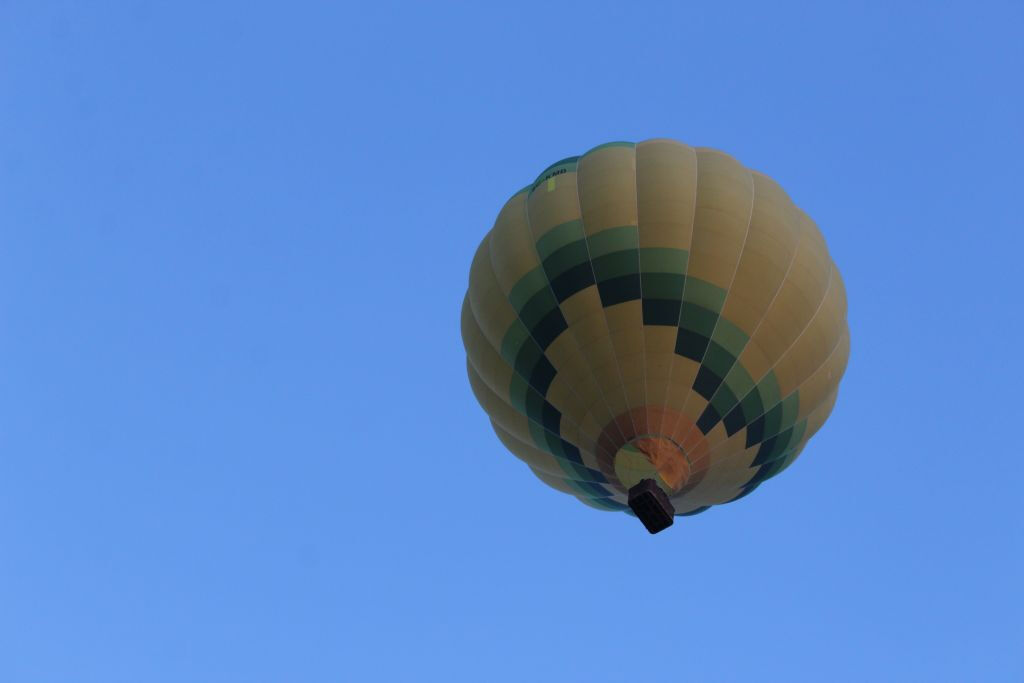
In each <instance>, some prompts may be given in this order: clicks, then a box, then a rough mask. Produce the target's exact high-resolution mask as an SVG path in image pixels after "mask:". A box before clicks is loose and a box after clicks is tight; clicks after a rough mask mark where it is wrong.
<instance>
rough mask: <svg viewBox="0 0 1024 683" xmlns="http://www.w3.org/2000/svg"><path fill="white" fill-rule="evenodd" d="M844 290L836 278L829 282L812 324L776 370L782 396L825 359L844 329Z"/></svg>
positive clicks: (793, 388) (780, 361)
mask: <svg viewBox="0 0 1024 683" xmlns="http://www.w3.org/2000/svg"><path fill="white" fill-rule="evenodd" d="M845 319H846V289H845V288H844V287H843V281H842V279H841V278H840V277H839V276H838V275H835V276H834V277H832V278H830V280H829V287H828V291H827V292H826V294H825V298H824V300H823V301H822V302H821V305H820V306H819V308H818V310H817V311H816V312H815V315H814V318H813V320H811V322H810V324H809V325H808V326H807V327H806V328H805V329H804V331H803V332H802V333H801V334H800V336H799V337H798V338H797V340H796V341H795V342H794V343H793V346H792V347H790V348H789V349H788V350H787V351H786V353H785V354H784V355H783V357H782V358H780V359H779V362H778V363H777V364H776V366H775V377H776V378H777V379H778V382H779V390H780V392H781V393H782V395H783V396H786V395H788V394H789V393H790V392H792V391H794V390H795V389H796V388H797V387H798V386H800V384H801V383H802V382H803V381H804V380H805V379H807V377H809V376H810V375H811V373H812V372H814V371H815V370H816V369H817V368H819V367H820V366H821V364H822V363H823V362H824V361H825V359H827V358H828V357H829V356H830V355H831V353H832V351H833V350H834V349H835V347H836V344H837V343H839V338H840V336H841V335H842V334H843V333H845V331H846V326H845V325H843V321H844V320H845Z"/></svg>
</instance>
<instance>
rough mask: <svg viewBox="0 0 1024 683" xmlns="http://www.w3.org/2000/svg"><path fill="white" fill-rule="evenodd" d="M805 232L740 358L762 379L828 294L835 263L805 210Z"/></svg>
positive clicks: (803, 230) (803, 226)
mask: <svg viewBox="0 0 1024 683" xmlns="http://www.w3.org/2000/svg"><path fill="white" fill-rule="evenodd" d="M799 225H800V229H801V231H802V233H803V235H802V237H801V239H800V240H799V242H798V244H797V250H796V256H795V257H794V259H793V262H792V264H791V266H790V268H789V270H788V272H787V274H786V280H785V282H783V284H782V287H781V288H780V289H779V291H778V292H777V293H776V295H775V297H774V298H773V299H772V301H771V304H770V305H769V307H768V311H767V312H766V313H765V314H764V316H763V317H762V319H761V321H760V323H759V324H758V326H757V330H756V332H755V333H754V334H753V336H752V337H751V339H750V341H749V342H748V343H747V345H746V347H745V348H744V349H743V353H741V354H740V358H739V362H740V363H741V364H742V365H743V367H745V368H746V369H747V372H749V373H750V375H751V377H753V378H754V381H758V380H760V379H761V378H762V377H764V376H765V375H766V374H767V373H768V371H769V370H770V369H771V368H772V366H774V365H775V363H776V362H777V361H778V360H779V359H780V358H781V357H782V354H783V353H785V352H786V350H787V349H788V348H789V347H790V346H791V345H792V344H793V342H794V341H796V339H797V337H799V336H800V334H801V333H802V332H803V331H804V329H805V328H806V327H807V325H808V324H809V323H810V321H811V318H812V317H813V316H814V314H815V313H816V312H817V310H818V306H819V305H820V303H821V301H822V300H823V299H824V297H825V293H826V291H827V290H828V287H829V282H830V280H831V275H832V263H831V261H830V260H829V258H828V254H827V252H825V250H824V248H823V242H821V241H820V239H819V238H818V237H817V236H816V233H817V228H816V227H815V226H814V224H813V223H811V222H810V221H809V220H807V219H806V218H805V217H803V215H802V214H801V221H800V224H799Z"/></svg>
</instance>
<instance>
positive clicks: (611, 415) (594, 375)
mask: <svg viewBox="0 0 1024 683" xmlns="http://www.w3.org/2000/svg"><path fill="white" fill-rule="evenodd" d="M576 177H577V178H578V177H579V164H578V163H577V165H576ZM577 194H578V192H577ZM578 203H579V202H578V201H577V204H578ZM523 216H524V217H525V219H526V229H527V231H528V232H529V235H530V242H531V243H532V244H533V250H534V253H535V254H536V255H537V263H538V264H539V265H540V269H541V273H542V274H543V275H544V282H545V283H546V284H547V287H548V291H549V292H551V296H552V298H554V300H555V305H557V306H558V309H559V311H561V310H562V302H561V301H559V300H558V296H557V295H556V294H555V289H554V287H552V285H551V280H550V278H548V274H547V270H545V268H544V259H543V258H542V256H541V253H540V249H539V247H538V244H537V239H538V235H537V234H536V233H535V232H534V230H533V223H532V222H531V221H530V196H529V194H527V196H526V200H525V201H524V202H523ZM580 226H581V229H582V226H583V212H582V211H580ZM585 239H586V233H584V240H585ZM588 258H589V252H588ZM595 282H596V279H595ZM562 315H563V317H564V316H565V314H564V312H563V313H562ZM568 323H569V321H568V319H566V329H565V332H568V333H569V334H571V335H572V340H573V343H574V344H575V346H576V352H577V353H578V354H579V355H580V358H582V359H583V361H584V362H585V363H586V366H587V370H588V371H589V372H590V377H591V379H593V380H594V386H596V387H597V391H598V393H600V394H601V401H602V403H604V407H605V410H607V412H608V416H609V419H610V420H611V421H612V422H614V421H615V415H614V413H613V412H612V408H611V405H610V404H609V403H608V397H607V396H605V393H604V389H602V388H601V383H600V382H599V381H598V379H597V373H596V372H594V368H593V366H592V365H591V364H590V360H589V359H588V358H587V357H586V356H584V354H583V347H581V346H580V341H579V338H578V337H577V336H576V331H575V330H573V329H572V326H571V325H569V324H568ZM565 332H563V334H564V333H565ZM544 355H545V357H547V353H545V354H544ZM569 389H570V390H571V391H572V392H573V394H574V395H577V396H579V394H578V393H577V392H576V387H575V386H573V385H569ZM581 398H582V397H581ZM585 405H586V407H587V408H588V409H589V407H590V404H585ZM585 417H586V413H584V414H583V415H581V416H580V418H581V423H579V424H577V426H578V427H582V419H583V418H585ZM574 424H576V423H574ZM620 435H621V433H620ZM581 436H582V430H581ZM574 445H575V446H576V447H577V448H580V449H581V450H583V448H582V447H581V445H580V444H574ZM594 446H595V449H596V447H597V444H596V443H595V444H594ZM593 455H594V459H595V461H597V460H599V458H598V457H597V455H598V454H597V452H596V450H595V451H594V452H593Z"/></svg>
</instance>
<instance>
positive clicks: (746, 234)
mask: <svg viewBox="0 0 1024 683" xmlns="http://www.w3.org/2000/svg"><path fill="white" fill-rule="evenodd" d="M736 164H737V165H739V166H740V167H741V168H742V169H743V170H744V171H745V172H746V174H747V177H748V178H750V210H749V212H748V213H747V227H746V229H745V231H744V233H743V244H742V245H740V252H739V255H738V256H737V257H736V266H735V267H734V268H733V271H732V277H731V278H729V285H728V287H726V290H725V298H723V299H722V304H721V306H720V307H719V309H718V316H717V317H716V318H715V324H714V326H713V327H712V328H711V334H709V335H708V345H707V348H705V349H704V353H703V354H701V358H700V361H699V362H698V363H697V373H698V374H699V373H700V368H702V367H703V366H704V360H705V359H706V358H707V356H708V352H709V351H711V344H712V342H713V340H714V337H715V332H716V331H717V330H718V323H719V321H721V319H722V315H723V314H724V313H725V304H726V302H728V301H729V293H730V292H731V291H732V286H733V284H734V283H735V281H736V274H737V273H739V272H740V263H741V262H742V261H743V252H744V251H746V248H747V240H748V238H749V237H750V223H751V221H752V220H753V217H754V202H755V201H757V198H756V196H755V195H756V192H757V188H756V186H755V184H754V174H753V173H751V172H750V169H748V168H747V167H746V166H743V165H742V164H740V163H739V162H738V161H737V162H736ZM694 212H695V213H696V205H694ZM682 310H683V309H682V305H680V307H679V311H680V316H681V315H682ZM722 381H723V382H724V381H725V378H724V377H723V378H722ZM693 393H694V388H693V387H692V386H691V387H690V394H689V395H688V396H687V402H688V401H689V398H690V397H691V396H693ZM710 403H711V399H710V398H709V399H708V404H709V405H710ZM683 407H684V408H685V407H686V403H683ZM680 414H682V411H680ZM678 424H679V417H678V416H677V417H676V422H675V425H674V426H673V428H672V431H673V432H675V426H677V425H678ZM696 428H697V423H696V422H694V423H693V425H692V426H691V427H690V429H688V430H687V432H686V434H685V435H684V436H683V438H682V441H681V443H686V440H687V439H688V438H689V436H690V434H691V433H693V430H694V429H696Z"/></svg>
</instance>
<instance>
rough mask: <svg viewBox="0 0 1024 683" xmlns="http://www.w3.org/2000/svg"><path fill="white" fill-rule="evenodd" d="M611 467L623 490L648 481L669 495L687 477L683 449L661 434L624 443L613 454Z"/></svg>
mask: <svg viewBox="0 0 1024 683" xmlns="http://www.w3.org/2000/svg"><path fill="white" fill-rule="evenodd" d="M614 467H615V474H616V476H617V477H618V478H619V481H620V482H622V485H623V486H624V487H625V488H626V489H630V488H632V487H634V486H636V485H637V484H639V483H640V482H641V481H643V480H645V479H650V480H652V481H654V482H655V483H656V484H657V485H658V487H659V488H661V489H662V490H663V491H665V493H667V494H670V495H671V494H673V493H676V492H677V491H679V490H680V489H681V488H682V487H683V486H684V485H685V484H686V481H687V480H688V479H689V478H690V460H689V458H688V457H687V455H686V450H685V449H684V448H683V447H682V446H681V445H680V444H679V443H677V442H676V441H675V440H674V439H671V438H669V437H667V436H663V435H661V434H641V435H638V436H635V437H633V438H632V439H630V440H629V441H627V442H626V443H625V444H623V445H622V446H620V447H619V449H618V451H616V453H615V460H614Z"/></svg>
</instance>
